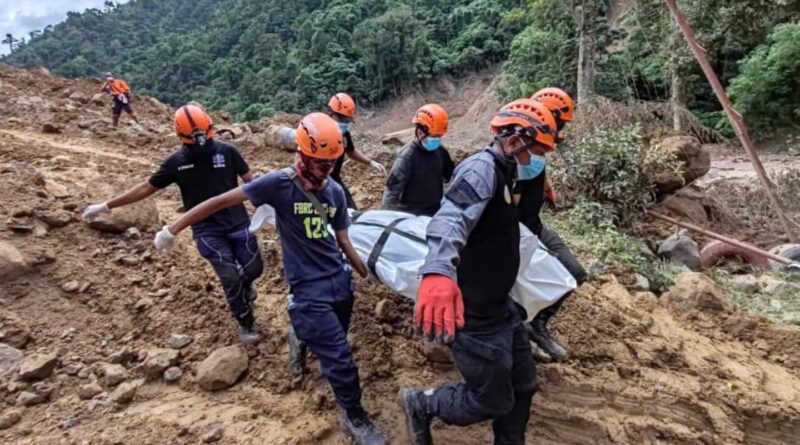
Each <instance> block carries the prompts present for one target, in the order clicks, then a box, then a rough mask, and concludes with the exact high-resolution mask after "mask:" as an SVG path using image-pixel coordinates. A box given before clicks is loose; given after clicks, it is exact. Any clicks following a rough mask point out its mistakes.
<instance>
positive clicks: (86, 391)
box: [78, 382, 103, 400]
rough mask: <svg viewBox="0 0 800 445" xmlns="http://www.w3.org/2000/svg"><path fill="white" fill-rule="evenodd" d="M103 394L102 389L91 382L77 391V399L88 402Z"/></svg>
mask: <svg viewBox="0 0 800 445" xmlns="http://www.w3.org/2000/svg"><path fill="white" fill-rule="evenodd" d="M102 392H103V388H101V387H100V385H99V384H98V383H97V382H91V383H88V384H86V385H83V386H81V387H80V389H78V397H79V398H80V399H81V400H89V399H91V398H93V397H94V396H96V395H98V394H100V393H102Z"/></svg>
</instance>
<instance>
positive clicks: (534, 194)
mask: <svg viewBox="0 0 800 445" xmlns="http://www.w3.org/2000/svg"><path fill="white" fill-rule="evenodd" d="M545 175H546V171H544V170H543V171H542V173H541V174H539V176H537V177H535V178H533V179H527V180H524V181H517V183H516V184H514V193H515V194H517V193H519V194H520V195H521V196H520V200H519V204H518V207H519V220H520V222H521V223H522V224H525V226H526V227H527V228H528V229H530V231H531V232H533V233H534V235H536V236H539V235H541V233H542V218H541V216H540V215H539V213H540V212H541V210H542V205H544V184H545Z"/></svg>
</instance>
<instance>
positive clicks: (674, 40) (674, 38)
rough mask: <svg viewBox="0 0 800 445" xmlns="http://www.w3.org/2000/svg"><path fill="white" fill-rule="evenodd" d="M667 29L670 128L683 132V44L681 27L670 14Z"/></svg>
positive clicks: (684, 97)
mask: <svg viewBox="0 0 800 445" xmlns="http://www.w3.org/2000/svg"><path fill="white" fill-rule="evenodd" d="M669 31H670V32H669V48H670V60H669V71H670V76H671V77H672V92H671V96H670V107H671V108H672V129H673V130H675V131H677V132H684V131H685V130H686V119H685V116H684V110H685V109H686V86H685V83H684V81H683V70H682V69H681V67H682V61H681V56H682V50H683V49H684V45H683V39H682V35H681V29H680V27H678V23H677V22H676V21H675V18H674V17H672V16H670V21H669Z"/></svg>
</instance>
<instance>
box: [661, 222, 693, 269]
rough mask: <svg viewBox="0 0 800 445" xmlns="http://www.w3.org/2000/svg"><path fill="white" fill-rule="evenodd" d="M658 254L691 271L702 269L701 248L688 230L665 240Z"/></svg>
mask: <svg viewBox="0 0 800 445" xmlns="http://www.w3.org/2000/svg"><path fill="white" fill-rule="evenodd" d="M658 254H659V255H661V256H662V257H664V258H667V259H669V260H671V261H675V262H677V263H681V264H683V265H685V266H686V267H688V268H689V269H692V270H698V269H700V247H699V246H698V245H697V243H696V242H695V241H694V240H693V239H692V237H691V236H689V235H688V233H687V232H686V230H681V231H679V232H678V233H676V234H674V235H672V236H670V237H669V238H667V239H665V240H664V242H662V243H661V245H660V246H658Z"/></svg>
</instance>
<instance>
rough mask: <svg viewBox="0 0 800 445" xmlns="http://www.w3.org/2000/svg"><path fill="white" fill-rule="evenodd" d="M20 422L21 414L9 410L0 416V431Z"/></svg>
mask: <svg viewBox="0 0 800 445" xmlns="http://www.w3.org/2000/svg"><path fill="white" fill-rule="evenodd" d="M20 420H22V413H21V412H20V411H19V410H9V411H6V412H5V413H3V414H0V430H7V429H9V428H11V427H12V426H14V425H16V424H17V423H19V421H20Z"/></svg>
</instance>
